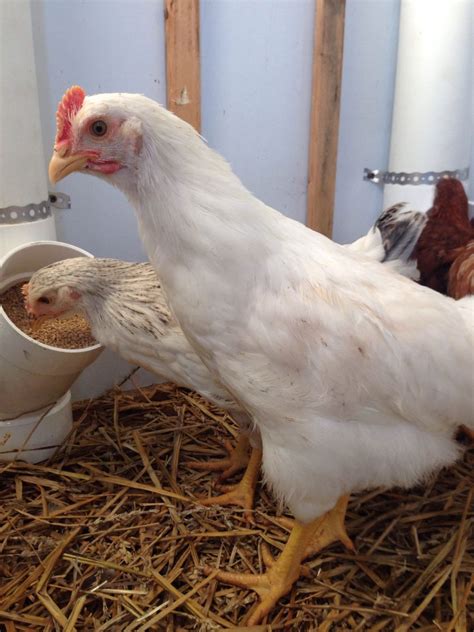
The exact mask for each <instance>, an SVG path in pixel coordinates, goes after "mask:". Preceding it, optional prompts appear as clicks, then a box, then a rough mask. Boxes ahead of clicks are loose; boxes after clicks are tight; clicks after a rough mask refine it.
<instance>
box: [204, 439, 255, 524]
mask: <svg viewBox="0 0 474 632" xmlns="http://www.w3.org/2000/svg"><path fill="white" fill-rule="evenodd" d="M261 463H262V451H261V450H259V449H257V448H254V449H253V450H252V454H251V455H250V459H249V462H248V465H247V469H246V470H245V474H244V475H243V477H242V479H241V481H240V483H237V485H230V486H228V487H227V490H228V491H226V493H224V494H221V495H220V496H213V497H212V498H200V499H199V502H200V503H201V504H202V505H204V506H206V507H209V506H210V505H237V506H239V507H242V509H244V510H245V511H244V516H245V519H246V520H248V521H249V522H254V519H253V516H252V509H253V501H254V496H255V488H256V487H257V482H258V475H259V471H260V465H261Z"/></svg>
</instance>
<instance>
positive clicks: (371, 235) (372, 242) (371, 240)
mask: <svg viewBox="0 0 474 632" xmlns="http://www.w3.org/2000/svg"><path fill="white" fill-rule="evenodd" d="M406 206H407V205H406V204H404V203H401V204H395V205H394V206H391V207H390V208H388V209H386V210H385V211H383V213H382V214H381V215H380V217H379V218H378V219H377V221H376V222H375V224H374V225H373V226H372V228H371V229H370V230H369V232H368V233H367V235H364V237H361V238H360V239H358V240H357V241H354V242H353V243H352V244H347V246H346V247H347V248H349V249H350V250H353V251H357V252H360V253H363V254H365V255H366V256H367V257H370V258H371V259H375V260H376V261H380V262H381V263H384V264H386V265H387V267H390V268H391V269H392V270H393V271H394V272H397V273H398V274H402V275H403V276H406V277H409V278H411V279H414V280H415V281H417V280H418V278H419V273H418V270H417V268H416V262H415V261H414V260H412V259H411V255H412V253H413V250H414V248H415V246H416V242H417V241H418V238H419V236H420V235H421V232H422V230H423V228H424V226H425V224H426V219H427V218H426V214H425V213H422V212H420V211H413V210H405V207H406Z"/></svg>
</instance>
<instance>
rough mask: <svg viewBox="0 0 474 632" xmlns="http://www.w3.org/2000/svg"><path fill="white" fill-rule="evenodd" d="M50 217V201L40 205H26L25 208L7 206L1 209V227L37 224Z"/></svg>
mask: <svg viewBox="0 0 474 632" xmlns="http://www.w3.org/2000/svg"><path fill="white" fill-rule="evenodd" d="M50 216H51V205H50V203H49V200H44V201H43V202H40V203H39V204H26V205H25V206H7V207H5V208H0V225H1V224H24V223H25V222H36V221H37V220H39V219H46V218H47V217H50Z"/></svg>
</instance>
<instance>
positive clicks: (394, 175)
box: [363, 167, 469, 186]
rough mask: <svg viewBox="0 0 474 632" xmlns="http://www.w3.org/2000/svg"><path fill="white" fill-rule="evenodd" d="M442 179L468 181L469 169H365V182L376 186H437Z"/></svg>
mask: <svg viewBox="0 0 474 632" xmlns="http://www.w3.org/2000/svg"><path fill="white" fill-rule="evenodd" d="M442 178H456V179H457V180H461V181H464V180H467V179H468V178H469V167H465V168H464V169H455V170H454V171H449V170H446V171H425V172H424V173H422V172H420V171H414V172H412V173H408V172H406V171H398V172H397V171H380V169H367V168H366V169H364V176H363V179H364V180H368V181H369V182H374V183H376V184H379V183H381V184H411V185H415V186H416V185H419V184H436V183H437V182H438V181H439V180H441V179H442Z"/></svg>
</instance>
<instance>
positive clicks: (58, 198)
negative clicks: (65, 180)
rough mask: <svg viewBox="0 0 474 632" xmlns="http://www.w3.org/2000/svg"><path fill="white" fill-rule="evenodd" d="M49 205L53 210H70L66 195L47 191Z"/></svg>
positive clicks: (68, 199)
mask: <svg viewBox="0 0 474 632" xmlns="http://www.w3.org/2000/svg"><path fill="white" fill-rule="evenodd" d="M49 203H50V204H51V206H54V208H60V209H68V208H71V198H70V197H69V195H66V193H60V192H59V191H49Z"/></svg>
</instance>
